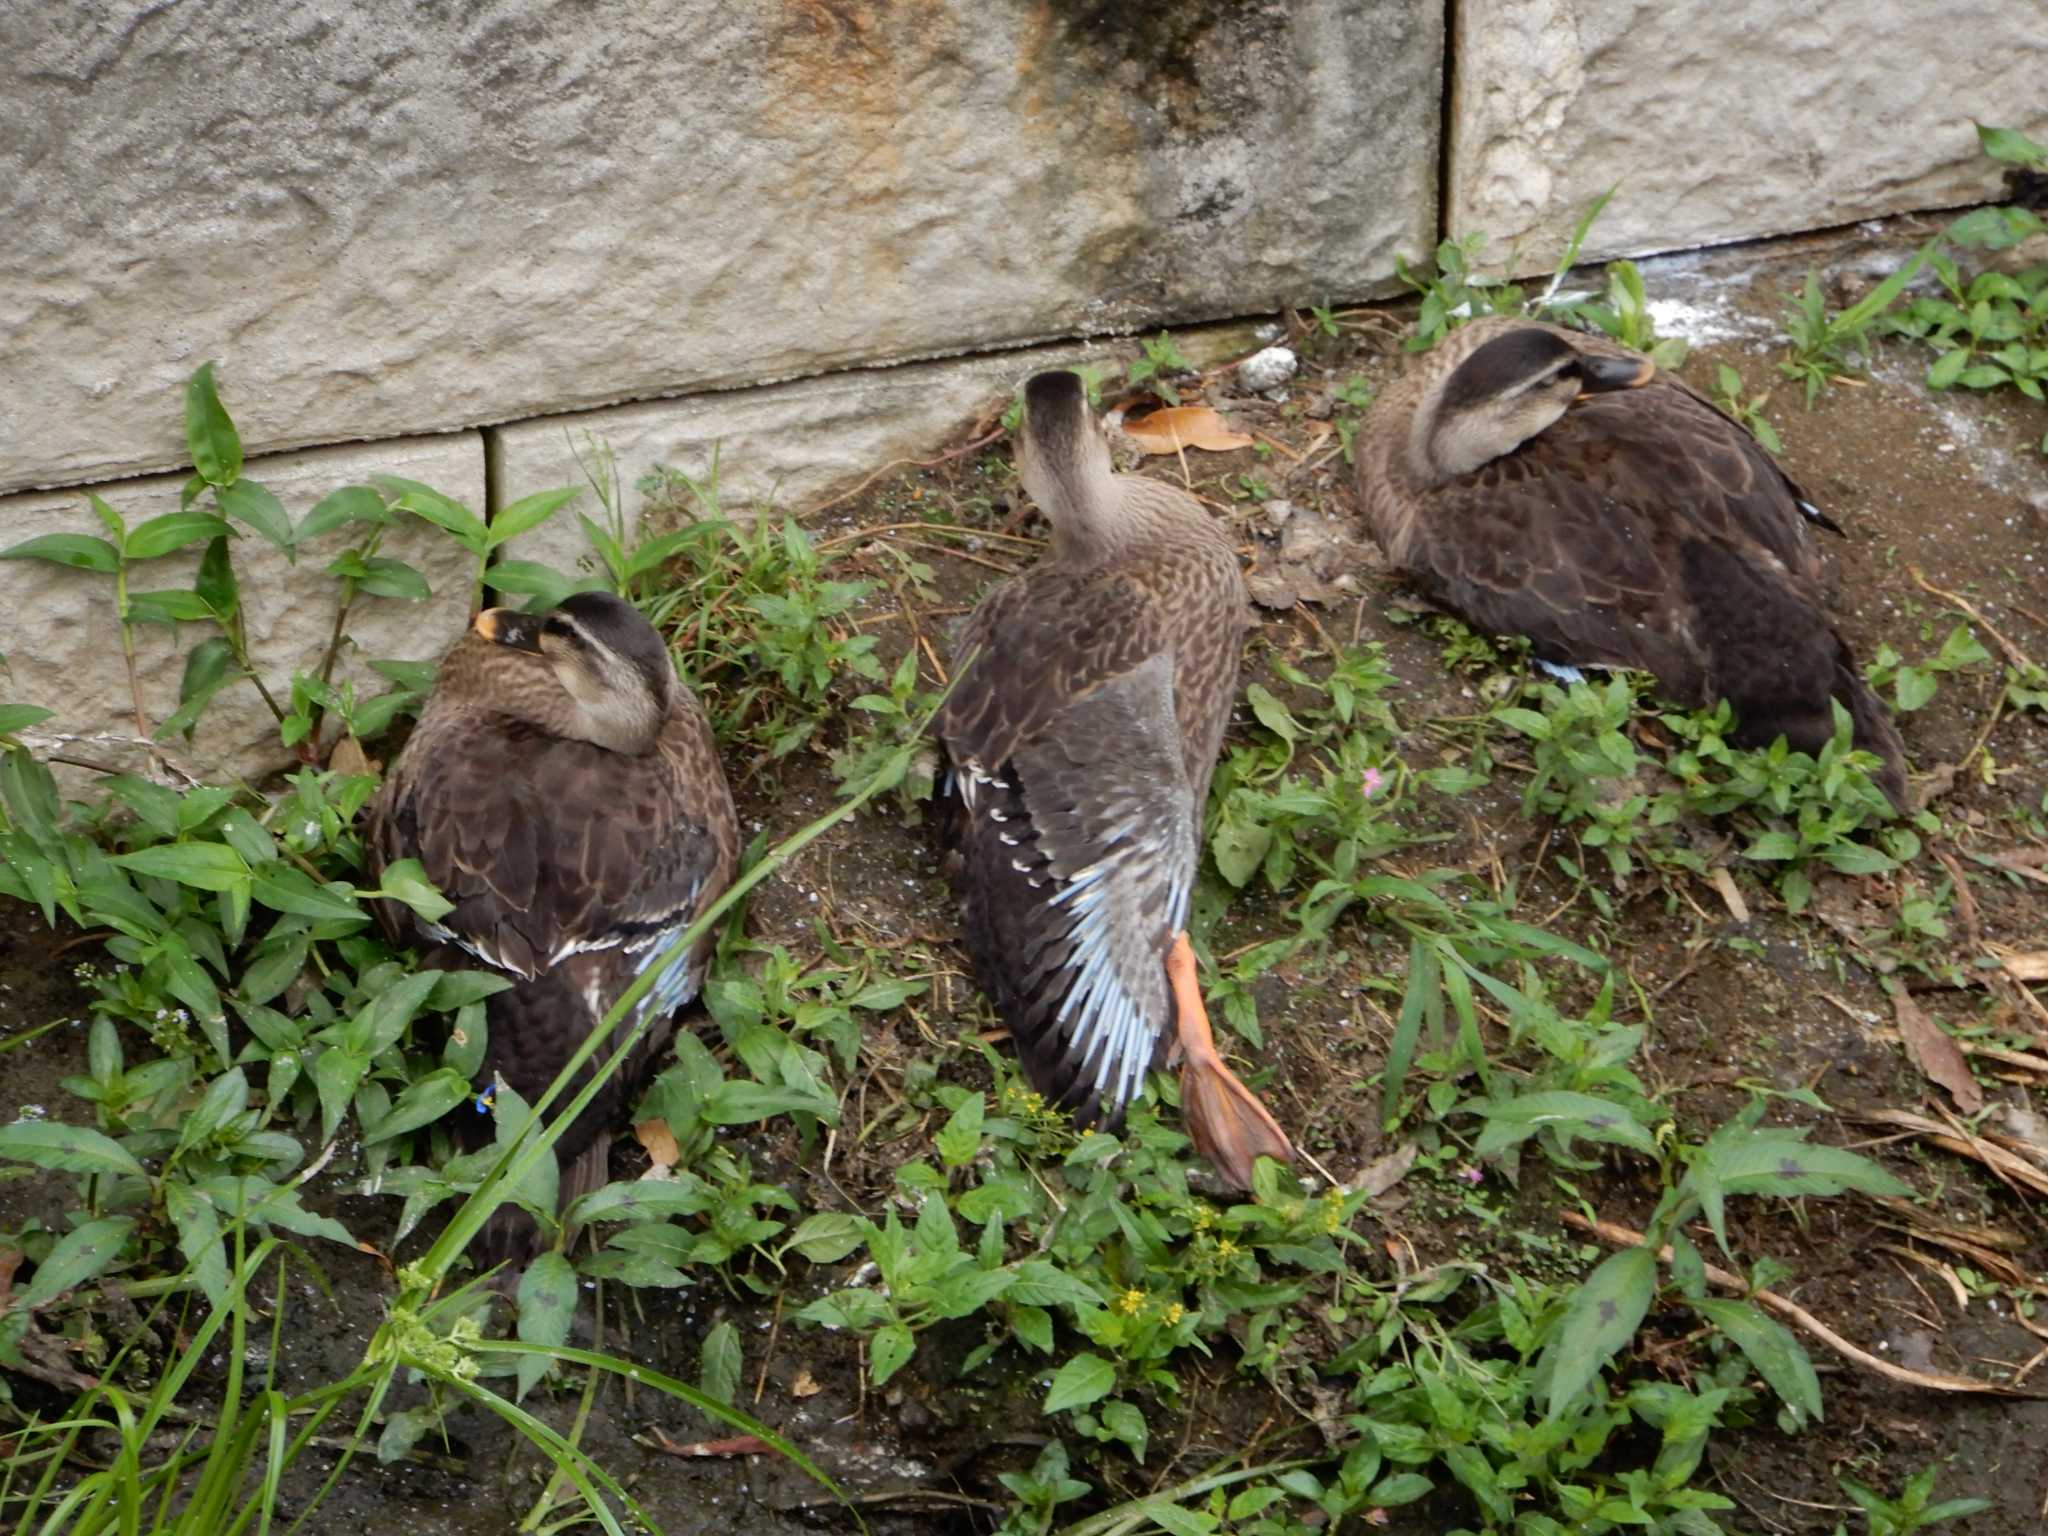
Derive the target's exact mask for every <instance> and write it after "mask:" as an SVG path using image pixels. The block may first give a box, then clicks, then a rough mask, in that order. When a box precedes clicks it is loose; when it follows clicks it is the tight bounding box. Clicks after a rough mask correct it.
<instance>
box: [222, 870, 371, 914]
mask: <svg viewBox="0 0 2048 1536" xmlns="http://www.w3.org/2000/svg"><path fill="white" fill-rule="evenodd" d="M249 894H250V895H251V896H253V897H255V898H256V900H258V901H260V902H262V903H263V905H264V906H266V907H269V908H270V909H271V910H273V911H276V912H290V913H292V914H294V915H295V916H298V917H310V918H312V919H313V920H314V921H316V922H329V923H349V922H367V921H368V920H369V917H370V914H369V913H368V912H367V911H366V910H364V909H363V908H362V907H360V906H358V905H357V904H356V903H355V902H354V901H352V900H351V899H350V898H349V897H348V896H347V895H346V894H344V893H343V892H340V891H336V890H334V889H332V888H331V887H329V886H322V885H315V884H314V883H313V878H312V876H310V875H308V874H306V873H305V872H304V871H303V870H301V869H299V868H297V867H296V866H294V865H291V864H287V863H285V862H283V861H282V860H280V859H276V858H274V857H273V860H272V862H271V863H269V864H265V865H262V866H261V867H259V868H258V869H256V871H255V872H254V878H253V880H252V881H251V883H250V886H249Z"/></svg>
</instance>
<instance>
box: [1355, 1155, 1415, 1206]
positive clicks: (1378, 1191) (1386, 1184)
mask: <svg viewBox="0 0 2048 1536" xmlns="http://www.w3.org/2000/svg"><path fill="white" fill-rule="evenodd" d="M1420 1150H1421V1149H1420V1148H1419V1147H1417V1146H1416V1144H1415V1143H1414V1142H1412V1141H1410V1142H1404V1143H1403V1144H1402V1145H1400V1146H1398V1147H1396V1148H1395V1149H1394V1150H1393V1151H1391V1152H1389V1153H1387V1155H1386V1156H1384V1157H1376V1158H1374V1159H1373V1160H1372V1161H1371V1162H1369V1163H1367V1164H1366V1165H1365V1166H1364V1167H1363V1168H1361V1169H1359V1170H1358V1177H1357V1178H1355V1179H1353V1180H1352V1181H1351V1182H1350V1183H1349V1184H1348V1185H1347V1186H1345V1187H1346V1188H1348V1189H1352V1190H1363V1191H1365V1193H1366V1194H1367V1195H1369V1196H1370V1197H1372V1198H1373V1199H1375V1200H1377V1199H1378V1198H1379V1197H1380V1196H1381V1195H1384V1194H1385V1193H1386V1192H1387V1191H1388V1190H1390V1189H1392V1188H1393V1187H1394V1186H1395V1185H1396V1184H1398V1183H1400V1182H1401V1181H1402V1180H1403V1179H1405V1178H1407V1177H1408V1170H1409V1169H1410V1168H1413V1167H1414V1166H1415V1159H1416V1156H1417V1154H1418V1153H1419V1152H1420Z"/></svg>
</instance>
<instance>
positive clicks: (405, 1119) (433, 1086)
mask: <svg viewBox="0 0 2048 1536" xmlns="http://www.w3.org/2000/svg"><path fill="white" fill-rule="evenodd" d="M469 1097H470V1089H469V1079H468V1078H466V1077H463V1076H461V1075H460V1074H458V1073H455V1072H451V1071H450V1070H449V1069H448V1068H446V1067H440V1068H437V1069H436V1070H435V1071H432V1072H429V1073H428V1074H427V1075H426V1076H425V1077H422V1078H419V1079H417V1080H415V1081H414V1082H411V1083H408V1084H406V1087H405V1091H404V1092H403V1093H401V1094H399V1096H398V1101H397V1102H396V1103H395V1104H393V1105H392V1106H391V1111H390V1113H389V1114H386V1115H385V1116H383V1118H381V1119H380V1120H378V1121H377V1123H376V1124H375V1125H366V1126H364V1127H363V1145H364V1146H366V1147H368V1146H374V1145H376V1144H377V1143H378V1142H380V1141H389V1140H390V1139H391V1138H392V1137H394V1136H403V1135H404V1134H405V1133H406V1132H407V1131H416V1130H418V1129H419V1128H420V1127H421V1126H423V1125H431V1124H433V1123H434V1122H435V1121H436V1120H438V1119H440V1118H441V1117H442V1116H443V1115H445V1114H447V1113H448V1111H449V1110H451V1109H453V1108H454V1107H455V1106H456V1105H458V1104H461V1103H464V1102H466V1101H467V1100H468V1098H469Z"/></svg>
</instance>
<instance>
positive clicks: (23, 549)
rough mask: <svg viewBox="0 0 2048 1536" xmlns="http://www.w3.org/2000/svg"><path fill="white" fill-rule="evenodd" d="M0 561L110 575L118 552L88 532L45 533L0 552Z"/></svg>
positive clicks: (118, 563) (117, 565)
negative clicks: (44, 563)
mask: <svg viewBox="0 0 2048 1536" xmlns="http://www.w3.org/2000/svg"><path fill="white" fill-rule="evenodd" d="M0 560H48V561H51V562H52V563H53V564H56V565H68V566H71V567H72V568H73V569H75V570H80V571H101V572H103V573H105V574H106V575H109V576H111V575H113V574H114V572H115V571H117V570H119V569H120V567H121V554H120V551H119V550H117V549H115V548H114V546H113V545H111V544H109V543H108V542H107V541H106V540H105V539H100V538H95V537H94V536H93V535H91V534H89V533H46V534H44V535H43V536H42V537H40V538H35V539H25V540H23V541H22V542H21V543H19V544H11V545H9V546H8V547H7V548H6V549H0Z"/></svg>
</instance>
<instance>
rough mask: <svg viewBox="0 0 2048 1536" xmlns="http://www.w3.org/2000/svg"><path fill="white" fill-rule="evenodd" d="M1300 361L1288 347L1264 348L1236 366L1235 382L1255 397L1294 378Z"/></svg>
mask: <svg viewBox="0 0 2048 1536" xmlns="http://www.w3.org/2000/svg"><path fill="white" fill-rule="evenodd" d="M1300 366H1301V363H1300V359H1298V358H1297V357H1295V355H1294V352H1293V350H1292V349H1291V348H1288V347H1264V348H1261V349H1260V350H1259V351H1257V352H1254V353H1253V354H1252V355H1251V356H1250V357H1248V358H1246V359H1245V360H1244V361H1243V362H1241V363H1239V364H1238V365H1237V382H1238V383H1239V384H1241V385H1243V386H1244V387H1245V388H1246V389H1248V390H1250V391H1251V392H1252V393H1253V394H1255V395H1262V394H1264V393H1265V392H1266V391H1267V390H1269V389H1278V388H1279V387H1280V386H1281V385H1282V384H1285V383H1286V382H1287V381H1288V380H1289V379H1291V378H1293V377H1294V371H1295V369H1296V368H1298V367H1300Z"/></svg>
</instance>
